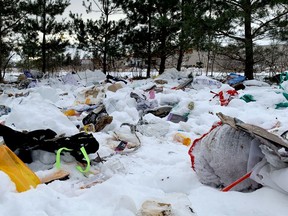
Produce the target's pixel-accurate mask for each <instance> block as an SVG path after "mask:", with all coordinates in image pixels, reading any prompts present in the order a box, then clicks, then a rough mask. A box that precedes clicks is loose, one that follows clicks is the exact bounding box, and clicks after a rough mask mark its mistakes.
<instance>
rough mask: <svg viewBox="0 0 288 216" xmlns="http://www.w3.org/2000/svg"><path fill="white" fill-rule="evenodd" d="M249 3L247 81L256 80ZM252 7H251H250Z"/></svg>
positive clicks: (246, 44)
mask: <svg viewBox="0 0 288 216" xmlns="http://www.w3.org/2000/svg"><path fill="white" fill-rule="evenodd" d="M246 1H247V5H248V6H247V7H246V9H245V54H246V56H245V76H246V78H247V79H249V80H251V79H254V75H253V71H254V70H253V65H254V59H253V58H254V55H253V38H252V28H251V22H252V18H251V14H252V11H251V2H250V0H246ZM249 5H250V6H249Z"/></svg>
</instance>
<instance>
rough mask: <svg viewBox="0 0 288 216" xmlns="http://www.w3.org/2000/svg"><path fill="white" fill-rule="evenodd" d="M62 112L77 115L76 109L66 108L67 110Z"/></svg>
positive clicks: (67, 114)
mask: <svg viewBox="0 0 288 216" xmlns="http://www.w3.org/2000/svg"><path fill="white" fill-rule="evenodd" d="M64 114H65V115H66V116H75V115H77V113H76V111H75V110H73V109H68V110H66V111H65V112H64Z"/></svg>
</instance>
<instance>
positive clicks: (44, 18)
mask: <svg viewBox="0 0 288 216" xmlns="http://www.w3.org/2000/svg"><path fill="white" fill-rule="evenodd" d="M42 31H43V36H42V47H41V48H42V50H41V51H42V73H43V74H45V72H46V1H43V14H42Z"/></svg>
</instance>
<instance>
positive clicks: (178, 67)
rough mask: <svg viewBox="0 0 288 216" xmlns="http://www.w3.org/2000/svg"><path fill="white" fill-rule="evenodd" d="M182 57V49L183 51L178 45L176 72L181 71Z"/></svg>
mask: <svg viewBox="0 0 288 216" xmlns="http://www.w3.org/2000/svg"><path fill="white" fill-rule="evenodd" d="M183 57H184V49H183V46H182V45H180V49H179V56H178V61H177V68H176V69H177V70H178V71H181V66H182V62H183Z"/></svg>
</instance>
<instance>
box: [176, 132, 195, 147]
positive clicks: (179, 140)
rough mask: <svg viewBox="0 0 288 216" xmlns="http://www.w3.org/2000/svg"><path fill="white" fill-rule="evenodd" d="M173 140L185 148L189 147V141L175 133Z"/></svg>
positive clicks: (187, 138)
mask: <svg viewBox="0 0 288 216" xmlns="http://www.w3.org/2000/svg"><path fill="white" fill-rule="evenodd" d="M174 140H175V141H178V142H181V143H182V144H183V145H185V146H189V145H190V144H191V139H190V138H189V137H187V136H185V135H183V134H181V133H176V134H175V135H174Z"/></svg>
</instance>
